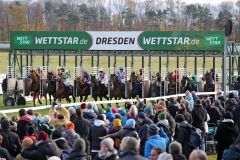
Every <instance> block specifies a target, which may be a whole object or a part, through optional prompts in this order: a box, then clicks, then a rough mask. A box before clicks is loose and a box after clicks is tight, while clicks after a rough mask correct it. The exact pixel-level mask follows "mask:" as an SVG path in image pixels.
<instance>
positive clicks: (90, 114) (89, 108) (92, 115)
mask: <svg viewBox="0 0 240 160" xmlns="http://www.w3.org/2000/svg"><path fill="white" fill-rule="evenodd" d="M83 117H84V118H86V119H87V120H88V121H89V122H90V124H93V123H94V121H95V120H96V119H97V114H96V113H95V112H94V110H93V105H92V104H91V103H88V105H87V110H86V112H85V111H84V112H83Z"/></svg>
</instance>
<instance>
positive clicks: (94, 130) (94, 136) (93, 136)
mask: <svg viewBox="0 0 240 160" xmlns="http://www.w3.org/2000/svg"><path fill="white" fill-rule="evenodd" d="M106 135H107V128H106V127H105V126H104V122H103V121H100V120H95V121H94V125H93V126H92V127H91V128H90V133H89V141H90V144H91V150H100V143H101V139H100V138H99V137H103V136H106Z"/></svg>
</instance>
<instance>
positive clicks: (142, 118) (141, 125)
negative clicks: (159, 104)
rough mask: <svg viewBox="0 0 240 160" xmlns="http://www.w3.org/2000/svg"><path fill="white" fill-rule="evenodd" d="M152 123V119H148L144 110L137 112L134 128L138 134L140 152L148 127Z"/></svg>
mask: <svg viewBox="0 0 240 160" xmlns="http://www.w3.org/2000/svg"><path fill="white" fill-rule="evenodd" d="M150 124H153V121H152V120H151V119H149V118H148V117H147V116H146V114H145V113H144V112H139V113H138V120H137V123H136V129H137V131H138V134H139V138H140V140H141V142H140V154H141V155H143V154H144V145H145V142H146V141H147V138H148V127H149V125H150Z"/></svg>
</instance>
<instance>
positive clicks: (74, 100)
mask: <svg viewBox="0 0 240 160" xmlns="http://www.w3.org/2000/svg"><path fill="white" fill-rule="evenodd" d="M72 98H73V103H75V102H76V97H75V96H74V95H73V94H72Z"/></svg>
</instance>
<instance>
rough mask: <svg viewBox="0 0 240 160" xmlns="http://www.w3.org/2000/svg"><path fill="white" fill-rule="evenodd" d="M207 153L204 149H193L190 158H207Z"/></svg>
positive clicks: (190, 159) (191, 159) (196, 159)
mask: <svg viewBox="0 0 240 160" xmlns="http://www.w3.org/2000/svg"><path fill="white" fill-rule="evenodd" d="M207 159H208V158H207V154H206V153H205V152H204V151H202V150H196V149H195V150H193V151H192V153H191V154H190V156H189V160H207Z"/></svg>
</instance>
